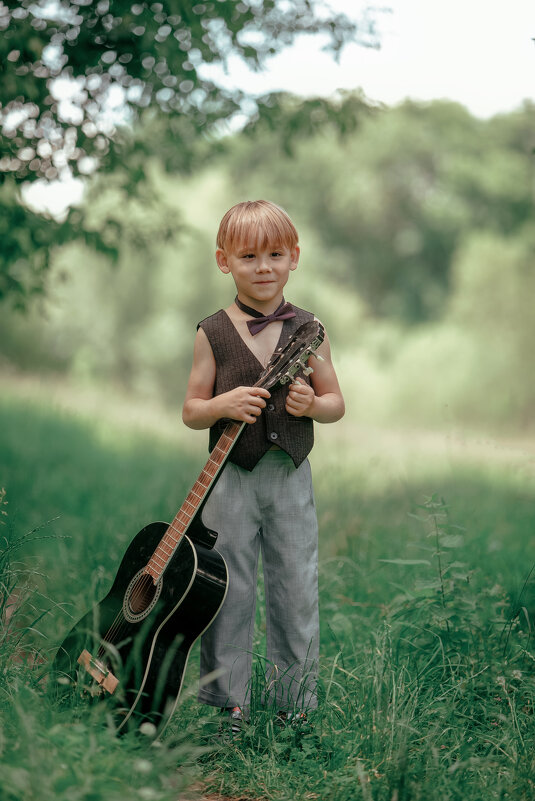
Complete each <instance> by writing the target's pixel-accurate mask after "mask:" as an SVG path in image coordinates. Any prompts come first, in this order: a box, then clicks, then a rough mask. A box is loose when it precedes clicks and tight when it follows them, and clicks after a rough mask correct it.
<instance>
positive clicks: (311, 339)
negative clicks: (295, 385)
mask: <svg viewBox="0 0 535 801" xmlns="http://www.w3.org/2000/svg"><path fill="white" fill-rule="evenodd" d="M324 337H325V331H324V329H323V326H322V324H321V323H320V322H319V321H318V320H311V321H310V322H308V323H304V324H303V325H302V326H300V327H299V328H298V329H297V331H296V332H295V333H294V334H292V335H291V336H290V338H289V340H288V342H287V343H286V345H285V346H283V347H282V348H279V349H278V350H276V351H275V353H274V354H273V356H272V357H271V359H270V361H269V364H268V365H267V367H266V369H265V370H264V372H263V373H262V375H261V376H260V378H259V379H258V381H257V382H256V385H255V386H260V387H264V389H271V387H274V386H276V384H287V383H288V381H292V380H293V378H294V376H295V375H296V373H298V372H299V370H301V371H302V372H303V373H304V374H305V375H309V374H310V373H312V372H313V370H312V367H309V366H308V365H307V361H308V359H309V358H310V356H312V355H314V356H316V358H317V359H321V356H317V355H316V353H315V351H316V350H317V349H318V348H319V346H320V345H321V343H322V342H323V340H324Z"/></svg>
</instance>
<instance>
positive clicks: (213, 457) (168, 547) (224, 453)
mask: <svg viewBox="0 0 535 801" xmlns="http://www.w3.org/2000/svg"><path fill="white" fill-rule="evenodd" d="M245 426H246V423H234V422H233V423H229V424H228V425H227V427H226V428H225V430H224V431H223V433H222V434H221V436H220V437H219V439H218V441H217V443H216V445H215V447H214V449H213V450H212V451H211V453H210V456H209V457H208V461H207V462H206V464H205V465H204V467H203V469H202V470H201V472H200V474H199V477H198V478H197V480H196V482H195V484H194V485H193V487H192V488H191V489H190V491H189V493H188V495H187V497H186V500H185V501H184V503H183V504H182V506H181V507H180V509H179V510H178V512H177V513H176V515H175V518H174V520H173V522H172V523H171V524H170V526H169V528H168V529H167V531H166V532H165V534H164V536H163V537H162V539H161V540H160V542H159V544H158V547H157V548H156V550H155V551H154V553H153V554H152V556H151V558H150V559H149V562H148V564H147V567H146V568H145V572H146V573H148V574H149V575H151V576H152V578H153V579H154V581H155V582H156V581H158V579H159V578H160V576H161V575H162V573H163V571H164V570H165V568H166V566H167V563H168V562H169V559H170V558H171V556H172V555H173V553H174V551H175V549H176V547H177V546H178V544H179V543H180V541H181V539H182V537H183V536H184V535H185V533H186V531H187V530H188V528H189V526H190V523H191V521H192V520H193V518H194V517H195V515H196V514H197V512H198V511H199V509H200V507H201V505H202V503H203V502H204V500H205V499H206V497H207V495H208V493H209V491H210V490H211V488H212V486H213V485H214V483H215V481H216V479H217V477H218V476H219V473H220V472H221V470H222V468H223V465H224V464H225V462H226V461H227V459H228V456H229V454H230V452H231V450H232V448H233V447H234V445H235V444H236V441H237V439H238V437H239V436H240V434H241V432H242V430H243V429H244V427H245Z"/></svg>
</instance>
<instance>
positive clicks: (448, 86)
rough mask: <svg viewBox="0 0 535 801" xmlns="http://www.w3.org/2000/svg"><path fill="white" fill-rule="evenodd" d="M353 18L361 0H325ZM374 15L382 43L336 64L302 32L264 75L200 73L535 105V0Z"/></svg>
mask: <svg viewBox="0 0 535 801" xmlns="http://www.w3.org/2000/svg"><path fill="white" fill-rule="evenodd" d="M328 1H329V5H330V6H331V7H332V8H333V9H335V10H337V11H343V12H345V13H346V14H347V15H348V16H350V17H353V18H357V19H358V17H359V10H360V9H361V8H362V7H363V5H364V2H363V0H328ZM384 6H385V8H388V9H389V11H383V12H381V13H378V14H377V15H376V19H377V23H378V27H379V33H380V41H381V46H380V48H379V49H371V48H365V47H362V46H359V45H357V44H351V45H348V46H347V47H346V48H344V50H343V52H342V54H341V57H340V59H339V61H338V63H337V62H335V61H334V60H333V57H332V56H331V55H329V54H327V53H326V52H323V50H322V47H323V45H324V43H325V42H324V41H322V40H320V39H319V38H318V37H311V36H301V37H300V38H299V40H298V41H297V42H296V43H295V45H294V46H292V47H291V48H287V49H286V50H284V51H283V52H281V53H279V54H278V55H276V56H274V57H273V58H271V59H269V61H268V62H267V64H266V68H265V69H264V70H263V71H262V72H260V73H253V72H250V71H248V70H247V69H246V68H245V67H244V65H243V63H242V62H239V61H238V60H237V59H235V60H233V59H230V60H229V71H228V73H227V74H224V73H223V72H222V71H221V70H219V71H215V72H214V71H211V72H209V71H208V70H206V74H207V75H208V74H209V75H210V77H213V78H215V79H216V80H218V81H221V82H224V83H225V84H227V85H230V86H232V85H233V86H237V87H239V88H241V89H244V90H247V91H249V92H251V93H253V94H263V93H265V92H270V91H276V90H284V91H289V92H293V93H295V94H298V95H303V96H310V95H323V96H329V95H332V94H333V93H335V92H336V91H337V90H338V89H356V88H360V89H362V90H363V91H364V94H365V95H366V96H367V97H368V98H369V99H370V100H372V101H376V102H380V103H385V104H387V105H393V104H396V103H398V102H401V101H402V100H403V99H405V98H407V97H410V98H413V99H415V100H423V101H430V100H433V99H441V98H448V99H450V100H456V101H458V102H459V103H462V104H463V105H465V106H466V107H467V108H468V109H469V110H470V111H471V113H472V114H474V115H475V116H479V117H483V118H487V117H491V116H493V115H494V114H498V113H500V112H508V111H512V110H514V109H515V108H518V107H519V106H520V105H521V103H522V101H523V100H525V99H528V100H531V101H532V102H534V103H535V41H534V40H535V0H384ZM82 194H83V185H82V182H81V181H76V180H71V181H67V182H62V183H61V185H60V186H59V187H55V188H54V189H53V191H52V192H50V191H46V192H43V187H40V186H39V185H38V184H34V185H33V186H32V187H31V190H30V191H29V192H28V193H27V194H26V199H27V201H29V202H30V203H31V204H32V205H33V206H34V208H36V209H40V210H43V209H45V208H46V209H47V210H49V211H50V212H52V213H53V214H58V215H61V214H62V212H63V211H64V210H65V208H66V205H70V204H71V203H73V202H74V203H76V202H78V201H79V200H80V199H81V197H82Z"/></svg>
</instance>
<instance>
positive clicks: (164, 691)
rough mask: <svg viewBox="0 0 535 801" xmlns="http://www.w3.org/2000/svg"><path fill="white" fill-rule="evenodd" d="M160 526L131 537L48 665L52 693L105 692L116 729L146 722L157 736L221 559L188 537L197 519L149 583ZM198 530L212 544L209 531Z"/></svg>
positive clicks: (210, 615)
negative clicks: (109, 581)
mask: <svg viewBox="0 0 535 801" xmlns="http://www.w3.org/2000/svg"><path fill="white" fill-rule="evenodd" d="M167 528H168V524H167V523H151V524H150V525H148V526H146V527H145V528H144V529H142V530H141V531H140V532H139V533H138V534H137V535H136V536H135V537H134V539H133V540H132V542H131V543H130V545H129V547H128V549H127V551H126V553H125V555H124V557H123V560H122V562H121V564H120V566H119V569H118V571H117V575H116V577H115V581H114V583H113V585H112V587H111V589H110V591H109V593H108V594H107V595H106V597H105V598H104V599H103V600H102V601H101V602H100V603H99V604H97V605H96V606H95V607H94V608H93V610H91V611H90V612H89V613H88V614H86V615H85V616H84V617H83V618H82V619H81V620H80V621H79V622H78V624H77V625H76V626H75V627H74V628H73V629H72V630H71V631H70V633H69V634H68V635H67V637H66V638H65V640H64V641H63V643H62V645H61V646H60V648H59V650H58V652H57V654H56V657H55V661H54V664H53V674H54V676H53V682H52V683H53V686H54V688H55V690H56V691H57V692H58V694H62V693H63V692H65V691H68V690H69V688H72V687H74V686H75V687H77V688H79V689H80V688H81V689H82V692H83V693H84V694H87V695H90V696H95V697H102V696H106V697H109V698H110V699H111V700H112V703H113V706H114V710H115V712H116V715H117V721H118V729H119V730H126V728H130V727H131V726H132V727H138V726H139V725H140V724H141V723H142V722H143V721H149V722H151V723H153V724H154V725H155V726H156V729H157V731H158V733H159V734H160V733H161V731H162V730H163V727H164V726H165V725H166V723H167V721H168V720H169V717H170V716H171V714H172V712H173V710H174V708H175V706H176V703H177V700H178V695H179V693H180V689H181V687H182V682H183V678H184V672H185V669H186V664H187V661H188V656H189V653H190V650H191V647H192V645H193V643H194V642H195V641H196V640H197V638H198V637H199V636H200V635H201V634H202V633H203V631H204V630H205V629H206V628H208V626H209V625H210V623H211V622H212V620H213V619H214V618H215V616H216V615H217V613H218V611H219V609H220V607H221V604H222V603H223V601H224V599H225V595H226V592H227V567H226V564H225V561H224V559H223V557H222V556H221V555H220V554H219V553H218V552H217V551H216V550H214V549H212V548H210V547H206V545H205V544H203V543H202V542H200V541H199V539H197V538H194V534H195V533H199V534H200V533H201V529H202V525H201V524H200V523H197V524H196V525H195V526H192V527H191V538H190V537H188V536H184V537H183V538H182V540H181V541H180V543H179V545H178V547H177V548H176V550H175V552H174V553H173V554H172V556H171V557H170V558H169V562H168V564H167V566H166V568H165V572H164V573H163V575H162V576H161V577H160V579H159V580H158V581H157V582H156V584H155V582H154V580H153V579H152V577H151V576H150V575H147V573H146V572H145V568H146V566H147V563H148V561H149V559H150V557H151V555H152V554H153V553H154V551H155V549H156V547H157V546H158V544H159V543H160V541H161V540H162V537H163V536H164V534H165V532H166V530H167ZM205 534H206V536H205V541H206V542H209V543H210V544H211V542H210V534H211V532H205ZM79 660H81V662H80V661H79Z"/></svg>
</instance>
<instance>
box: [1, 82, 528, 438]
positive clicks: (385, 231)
mask: <svg viewBox="0 0 535 801" xmlns="http://www.w3.org/2000/svg"><path fill="white" fill-rule="evenodd" d="M329 103H331V104H332V105H333V108H334V106H336V111H337V113H339V114H340V115H341V116H340V117H338V118H337V119H338V121H339V120H340V119H343V120H345V123H344V124H345V125H346V127H347V133H346V134H345V135H341V133H340V130H339V128H338V122H336V123H335V122H333V121H332V120H331V119H330V117H329V113H330V112H326V118H325V119H324V120H323V122H322V123H321V128H320V129H319V130H316V129H315V127H314V122H313V120H314V119H315V115H316V113H317V114H319V115H320V117H321V114H322V111H321V107H319V106H316V105H315V101H313V100H310V101H307V104H306V108H307V109H308V112H307V113H308V119H309V121H310V129H309V132H310V138H309V139H308V140H307V141H304V140H303V139H302V138H300V137H299V136H296V130H297V128H296V122H295V117H296V115H298V113H299V106H296V104H295V101H294V100H292V99H291V98H288V97H286V98H285V99H284V101H283V102H282V103H281V105H280V107H279V108H278V110H276V111H274V112H273V120H274V121H275V122H276V127H277V129H278V130H277V132H276V133H273V134H272V133H271V132H270V131H269V130H268V120H267V119H266V120H259V121H258V128H257V130H256V132H253V131H252V130H250V131H247V132H246V133H243V134H241V135H236V136H234V137H231V138H229V139H228V140H227V141H226V148H227V152H226V155H225V157H224V158H222V159H221V160H220V161H213V162H210V163H209V164H208V165H207V167H206V169H204V170H201V171H200V172H196V173H195V175H193V176H190V177H182V178H181V179H180V181H178V180H177V179H176V178H174V177H172V176H169V175H167V174H166V173H165V172H164V171H163V169H162V168H161V166H159V165H158V163H157V162H156V161H153V162H151V163H150V165H149V164H147V165H146V166H147V171H146V175H147V181H150V186H148V185H146V191H145V193H144V194H143V196H142V197H141V198H136V197H135V196H133V197H131V198H129V200H128V203H126V202H125V201H124V196H123V190H122V184H121V178H120V176H119V177H117V178H114V180H111V179H109V180H108V185H107V186H106V187H105V188H104V187H102V188H101V191H100V193H95V194H94V195H93V196H92V198H91V202H90V204H89V206H88V208H87V210H86V211H84V212H83V213H84V214H85V215H86V223H85V224H82V223H80V227H81V230H87V228H88V226H91V229H92V230H95V231H100V232H101V236H102V238H103V239H104V240H105V244H106V247H107V248H108V249H110V250H114V251H115V253H116V255H117V265H116V269H114V270H110V268H109V264H108V261H107V256H106V254H102V255H96V254H95V253H94V252H93V251H94V248H92V247H85V246H82V245H76V246H73V245H71V246H69V247H62V248H58V249H57V251H56V252H55V256H54V259H53V263H52V264H51V269H50V271H49V274H48V279H47V283H46V295H45V297H44V298H42V299H40V302H39V303H35V304H34V306H33V308H32V313H31V314H28V315H26V316H24V317H21V315H16V314H13V313H10V311H9V310H8V309H7V308H5V309H4V311H3V314H2V316H1V317H0V354H1V355H2V357H3V360H4V362H5V363H6V364H7V365H8V366H9V365H11V366H16V367H17V368H18V369H23V370H36V371H39V372H42V373H45V374H50V373H51V372H52V371H59V372H60V373H62V374H65V375H67V376H70V377H72V378H74V379H75V380H84V381H91V380H98V381H101V382H106V381H107V382H109V381H111V382H113V383H116V384H118V385H121V386H122V387H124V388H126V389H127V390H128V391H129V392H131V393H133V394H134V395H136V396H140V395H142V396H144V397H153V398H155V397H157V398H158V399H159V400H164V401H166V402H168V403H170V404H172V406H173V409H176V408H177V406H178V405H179V404H180V400H181V397H182V393H183V391H184V387H185V384H186V381H187V376H188V372H189V369H190V365H191V346H192V339H193V333H194V330H195V326H196V324H197V323H198V321H199V320H201V319H202V318H203V317H205V316H206V314H208V313H210V312H211V311H213V310H215V309H217V308H219V307H221V306H224V305H227V304H228V303H229V302H230V301H231V300H232V297H233V291H232V283H231V280H230V279H229V280H227V279H226V278H225V277H224V276H222V275H221V274H220V273H219V272H218V270H217V268H216V266H215V262H214V258H213V251H214V236H215V231H216V230H217V225H218V223H219V220H220V219H221V216H222V214H223V213H224V211H226V209H227V208H228V207H229V206H230V205H232V203H234V202H237V201H239V200H242V199H243V198H244V197H271V198H273V199H275V200H277V201H278V202H280V203H281V204H282V205H284V206H285V207H286V208H287V209H288V210H289V212H290V213H291V215H292V218H293V219H294V220H295V222H296V224H297V228H298V230H299V233H300V239H301V248H302V258H301V262H300V267H299V269H298V270H297V272H295V273H293V274H292V277H291V279H290V284H289V285H288V297H289V298H290V299H291V300H292V301H294V302H295V303H297V304H298V305H300V306H303V307H305V308H310V309H312V310H313V311H314V312H316V313H317V314H318V315H319V316H320V317H321V319H322V321H323V322H324V324H325V325H326V327H327V330H328V332H329V337H330V339H331V341H332V342H333V346H334V354H335V359H336V362H337V366H338V369H339V372H340V375H341V378H342V383H343V386H344V389H345V391H346V396H347V398H348V399H349V400H350V403H351V406H350V407H349V408H350V413H351V414H352V415H353V417H354V419H355V420H357V419H358V420H361V421H370V422H374V423H381V424H383V423H388V424H392V423H394V424H395V423H396V422H398V421H399V420H403V421H404V422H406V423H411V424H412V423H415V422H417V424H418V425H421V424H424V425H429V426H442V425H444V424H446V425H448V426H451V425H453V426H457V425H460V426H463V425H467V424H469V425H471V426H480V427H482V428H485V427H487V428H488V427H490V426H500V427H502V428H504V427H509V428H510V429H518V427H529V426H531V425H532V415H531V411H530V410H531V408H532V407H533V403H534V400H535V385H534V383H533V377H532V374H531V372H530V371H529V370H527V369H526V365H527V364H528V363H529V361H530V348H531V342H532V341H533V336H534V332H533V326H532V319H533V315H532V314H531V311H530V308H529V303H530V298H531V296H532V294H533V289H534V288H533V280H534V278H533V259H532V258H531V254H532V252H533V246H534V241H535V240H534V238H535V229H534V225H533V192H532V188H531V184H530V170H531V162H532V156H531V148H532V146H533V143H534V139H533V136H534V134H533V131H534V130H535V129H534V128H533V125H532V119H533V109H532V108H531V107H530V106H526V107H525V108H523V109H520V110H519V111H517V112H514V113H511V114H507V115H504V116H501V117H496V118H494V119H491V120H487V121H482V120H476V119H474V118H473V117H471V116H470V115H469V114H468V113H467V112H466V111H465V110H464V109H462V108H461V107H459V106H457V105H455V104H450V103H441V102H440V103H433V104H430V105H417V104H413V103H406V104H403V105H401V106H399V107H397V108H393V109H382V110H381V109H373V110H372V109H370V108H369V107H368V108H367V109H365V108H364V107H363V106H362V105H361V97H360V95H358V94H356V95H353V94H349V95H346V96H340V97H338V98H337V99H335V100H332V101H329ZM333 113H334V112H333ZM285 142H286V144H287V145H288V147H289V148H290V151H291V153H292V155H291V156H288V154H287V153H286V150H285V144H284V143H285ZM162 205H164V206H165V208H166V213H165V214H163V213H162V212H161V207H162ZM106 221H107V222H106ZM35 222H36V223H37V222H39V220H38V218H35ZM0 225H1V223H0ZM39 225H40V223H39ZM5 227H7V222H4V229H5ZM162 228H164V229H165V231H166V232H167V239H164V237H163V236H162V235H161V234H160V235H157V234H156V231H158V230H161V229H162ZM177 229H180V231H181V237H180V241H179V242H177V241H176V239H175V238H174V237H173V234H174V232H175V231H176V230H177ZM33 231H34V229H33V228H32V226H31V225H30V224H29V223H28V224H27V227H26V229H25V230H24V232H23V233H22V232H21V229H20V227H17V228H16V229H13V231H11V232H8V233H6V240H5V242H4V244H5V248H7V247H8V242H9V236H16V237H22V236H24V237H25V238H27V239H29V238H30V237H33V240H36V239H37V238H38V236H41V228H40V227H36V228H35V233H32V232H33ZM121 232H124V233H125V234H127V241H122V240H121ZM58 238H60V235H59V232H58ZM145 241H148V242H149V243H150V244H151V248H152V250H151V252H150V253H149V252H148V251H147V249H145V248H144V247H143V242H145ZM34 246H35V245H34V244H32V247H34ZM21 269H22V268H21Z"/></svg>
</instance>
